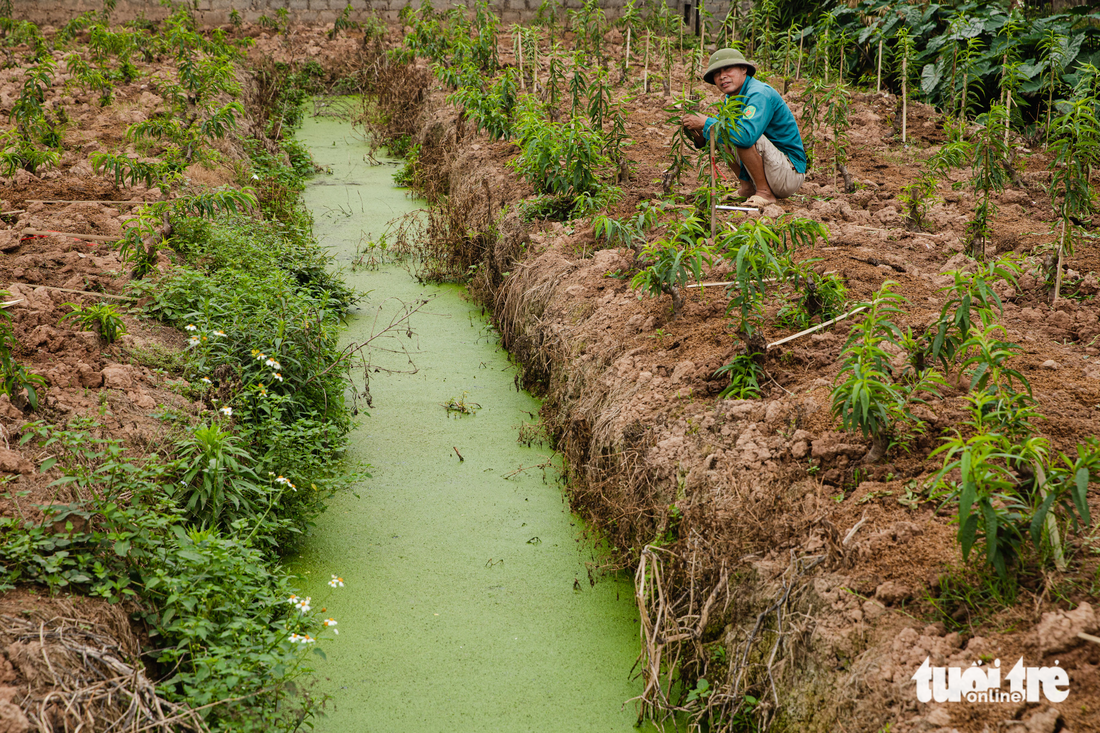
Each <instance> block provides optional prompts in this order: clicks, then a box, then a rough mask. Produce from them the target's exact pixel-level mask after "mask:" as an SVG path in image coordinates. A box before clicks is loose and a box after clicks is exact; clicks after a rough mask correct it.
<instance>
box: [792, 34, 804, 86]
mask: <svg viewBox="0 0 1100 733" xmlns="http://www.w3.org/2000/svg"><path fill="white" fill-rule="evenodd" d="M805 43H806V31H805V29H803V31H802V35H801V36H799V37H798V63H797V64H796V65H795V69H794V80H795V81H801V80H802V46H803V45H804V44H805Z"/></svg>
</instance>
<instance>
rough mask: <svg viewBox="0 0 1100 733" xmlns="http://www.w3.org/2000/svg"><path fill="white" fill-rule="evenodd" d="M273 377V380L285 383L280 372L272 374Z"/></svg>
mask: <svg viewBox="0 0 1100 733" xmlns="http://www.w3.org/2000/svg"><path fill="white" fill-rule="evenodd" d="M271 377H272V378H273V379H277V380H279V381H280V382H281V381H283V375H282V374H279V372H272V373H271Z"/></svg>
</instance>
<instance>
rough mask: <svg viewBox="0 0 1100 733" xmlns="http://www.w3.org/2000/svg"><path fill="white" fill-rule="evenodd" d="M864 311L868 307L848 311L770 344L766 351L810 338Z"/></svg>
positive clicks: (862, 306)
mask: <svg viewBox="0 0 1100 733" xmlns="http://www.w3.org/2000/svg"><path fill="white" fill-rule="evenodd" d="M864 310H867V306H865V305H861V306H860V307H858V308H856V309H855V310H851V311H848V312H847V313H845V314H844V315H842V316H837V317H836V318H834V319H832V320H830V321H825V322H824V323H819V324H817V325H816V326H813V327H811V328H807V329H806V330H805V331H799V332H798V333H796V334H794V335H791V336H788V337H787V338H782V339H779V340H778V341H775V342H773V343H770V344H768V345H767V346H765V347H764V350H765V351H767V350H768V349H771V348H774V347H776V346H779V345H781V344H785V343H787V342H788V341H794V340H795V339H796V338H801V337H803V336H808V335H809V334H811V333H813V332H814V331H820V330H821V329H823V328H825V327H826V326H831V325H833V324H834V323H838V322H839V321H843V320H844V319H845V318H848V317H849V316H854V315H855V314H856V313H859V312H860V311H864Z"/></svg>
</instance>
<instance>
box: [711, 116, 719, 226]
mask: <svg viewBox="0 0 1100 733" xmlns="http://www.w3.org/2000/svg"><path fill="white" fill-rule="evenodd" d="M716 137H718V133H717V131H716V130H714V129H711V131H710V242H711V244H712V245H713V244H714V233H715V231H716V229H715V227H716V226H717V221H718V218H717V217H718V211H717V209H716V208H715V207H716V206H717V205H718V186H717V183H716V181H715V175H714V139H715V138H716Z"/></svg>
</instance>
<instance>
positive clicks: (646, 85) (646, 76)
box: [642, 31, 653, 94]
mask: <svg viewBox="0 0 1100 733" xmlns="http://www.w3.org/2000/svg"><path fill="white" fill-rule="evenodd" d="M652 35H653V34H652V32H650V31H646V33H645V71H644V72H643V73H642V94H649V43H650V40H651V37H652Z"/></svg>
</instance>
